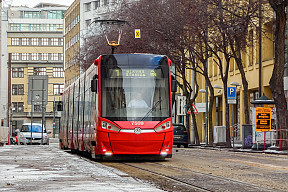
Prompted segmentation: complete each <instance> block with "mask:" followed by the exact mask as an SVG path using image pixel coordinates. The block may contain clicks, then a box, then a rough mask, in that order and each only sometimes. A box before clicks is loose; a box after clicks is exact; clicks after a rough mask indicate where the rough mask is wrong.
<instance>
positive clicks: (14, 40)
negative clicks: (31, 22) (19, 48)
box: [11, 38, 19, 45]
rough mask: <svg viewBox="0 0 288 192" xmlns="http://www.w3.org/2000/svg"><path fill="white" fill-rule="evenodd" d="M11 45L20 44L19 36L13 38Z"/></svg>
mask: <svg viewBox="0 0 288 192" xmlns="http://www.w3.org/2000/svg"><path fill="white" fill-rule="evenodd" d="M11 45H19V38H12V39H11Z"/></svg>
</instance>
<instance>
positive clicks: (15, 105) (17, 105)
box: [11, 102, 24, 112]
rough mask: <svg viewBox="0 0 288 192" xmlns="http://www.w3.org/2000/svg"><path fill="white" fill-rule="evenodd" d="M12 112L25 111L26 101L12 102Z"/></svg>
mask: <svg viewBox="0 0 288 192" xmlns="http://www.w3.org/2000/svg"><path fill="white" fill-rule="evenodd" d="M11 108H12V112H24V102H12V106H11Z"/></svg>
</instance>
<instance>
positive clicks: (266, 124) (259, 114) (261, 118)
mask: <svg viewBox="0 0 288 192" xmlns="http://www.w3.org/2000/svg"><path fill="white" fill-rule="evenodd" d="M270 130H271V108H265V107H256V108H255V131H260V132H265V131H270Z"/></svg>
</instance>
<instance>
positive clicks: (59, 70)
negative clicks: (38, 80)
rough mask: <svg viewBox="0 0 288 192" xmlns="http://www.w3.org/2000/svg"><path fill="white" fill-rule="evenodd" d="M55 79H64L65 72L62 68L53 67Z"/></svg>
mask: <svg viewBox="0 0 288 192" xmlns="http://www.w3.org/2000/svg"><path fill="white" fill-rule="evenodd" d="M53 77H64V70H63V68H62V67H53Z"/></svg>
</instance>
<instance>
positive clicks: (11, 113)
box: [1, 3, 68, 134]
mask: <svg viewBox="0 0 288 192" xmlns="http://www.w3.org/2000/svg"><path fill="white" fill-rule="evenodd" d="M67 8H68V7H66V6H62V5H56V4H45V3H40V4H38V5H36V6H35V7H33V8H28V7H7V8H5V9H4V12H2V35H3V36H2V38H3V37H4V38H3V39H6V40H7V41H6V42H5V43H4V42H3V43H2V48H3V47H5V49H3V51H2V57H1V73H3V71H4V69H5V67H6V68H7V70H6V73H7V75H6V77H7V81H6V83H7V82H8V83H7V89H6V90H7V91H6V95H7V96H6V99H5V98H4V99H3V97H4V96H3V95H4V93H3V92H2V91H1V104H2V106H3V108H4V105H5V103H8V105H6V108H5V109H6V111H5V112H4V114H7V116H6V118H7V119H8V121H9V122H10V127H11V130H12V132H13V133H14V132H15V130H16V129H17V128H20V127H21V125H22V124H23V123H28V122H31V116H32V117H33V122H35V123H36V122H37V123H41V122H42V110H43V108H42V103H41V102H37V103H34V102H32V103H33V109H32V105H30V104H28V95H29V94H31V90H28V87H29V85H28V79H29V77H30V78H31V77H32V76H48V98H45V100H46V101H47V105H45V108H46V109H45V108H44V110H45V113H44V114H45V126H46V129H47V130H51V131H52V132H53V131H54V132H53V134H57V128H59V119H60V113H58V112H57V111H56V112H55V110H56V109H55V107H54V106H55V105H56V104H57V102H58V101H60V97H61V93H62V91H63V89H64V70H63V58H64V56H63V45H64V38H63V19H64V12H65V11H66V10H67ZM5 65H6V66H5ZM2 70H3V71H2ZM2 85H3V83H2ZM1 90H4V89H2V87H1ZM29 92H30V93H29ZM5 100H6V101H5ZM2 114H3V113H2ZM1 118H2V119H4V117H3V116H2V117H1ZM53 122H56V125H55V123H53Z"/></svg>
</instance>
